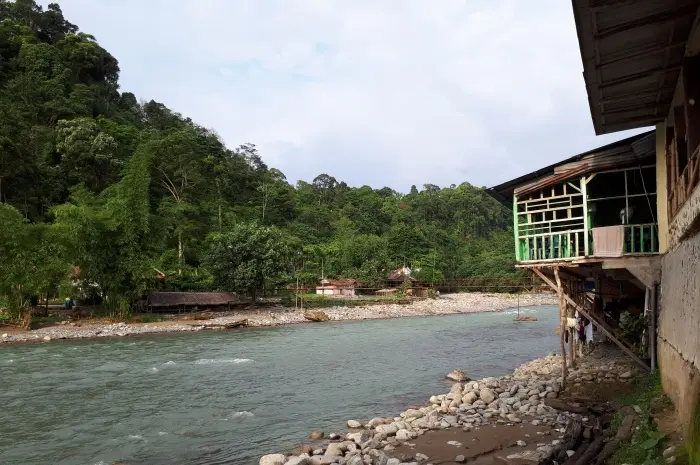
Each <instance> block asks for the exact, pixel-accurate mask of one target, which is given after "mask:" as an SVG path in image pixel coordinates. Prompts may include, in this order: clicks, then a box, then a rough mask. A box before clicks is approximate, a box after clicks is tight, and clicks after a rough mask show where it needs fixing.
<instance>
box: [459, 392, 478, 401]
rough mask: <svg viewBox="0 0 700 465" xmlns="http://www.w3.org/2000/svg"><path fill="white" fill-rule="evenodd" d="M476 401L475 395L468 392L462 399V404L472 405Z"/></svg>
mask: <svg viewBox="0 0 700 465" xmlns="http://www.w3.org/2000/svg"><path fill="white" fill-rule="evenodd" d="M476 399H477V395H476V394H475V393H474V392H471V391H470V392H468V393H466V394H464V396H463V397H462V402H464V403H465V404H473V403H474V402H475V401H476Z"/></svg>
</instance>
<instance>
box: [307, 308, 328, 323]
mask: <svg viewBox="0 0 700 465" xmlns="http://www.w3.org/2000/svg"><path fill="white" fill-rule="evenodd" d="M304 318H306V319H307V320H309V321H316V322H321V321H328V320H330V318H329V317H328V314H327V313H326V312H323V311H321V310H307V311H305V312H304Z"/></svg>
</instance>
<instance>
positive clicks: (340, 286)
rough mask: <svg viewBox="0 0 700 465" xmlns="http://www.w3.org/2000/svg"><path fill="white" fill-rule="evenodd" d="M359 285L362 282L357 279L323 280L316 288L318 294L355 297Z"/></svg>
mask: <svg viewBox="0 0 700 465" xmlns="http://www.w3.org/2000/svg"><path fill="white" fill-rule="evenodd" d="M359 285H360V282H359V281H357V280H355V279H322V280H321V284H320V285H319V286H316V294H319V295H344V296H355V295H357V294H356V293H355V289H356V288H357V287H358V286H359Z"/></svg>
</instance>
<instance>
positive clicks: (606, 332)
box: [532, 267, 650, 371]
mask: <svg viewBox="0 0 700 465" xmlns="http://www.w3.org/2000/svg"><path fill="white" fill-rule="evenodd" d="M532 270H533V271H534V272H535V273H536V274H537V276H539V277H540V278H541V279H542V281H544V282H545V283H547V284H548V285H549V287H551V288H552V289H554V290H555V291H557V290H558V288H557V285H556V284H554V283H553V282H552V280H551V279H549V278H548V277H547V276H546V275H545V274H544V273H542V271H541V270H540V269H539V268H533V269H532ZM555 270H557V271H556V272H557V273H558V269H557V268H556V267H555ZM564 299H565V300H566V301H568V302H569V303H570V304H571V305H572V306H573V307H574V308H575V309H576V310H578V311H579V313H581V314H582V315H583V316H585V317H586V318H587V319H588V320H589V321H590V322H591V323H593V324H594V325H596V326H597V327H598V329H600V330H601V331H602V332H603V334H605V335H606V336H607V337H608V338H610V340H612V341H613V342H614V343H615V344H616V345H617V346H618V347H619V348H620V349H622V351H623V352H624V353H626V354H627V355H629V356H630V358H631V359H632V360H634V361H635V362H637V363H638V364H639V365H640V366H642V367H644V369H645V370H647V371H649V370H650V368H649V366H648V365H647V364H646V363H644V361H643V360H642V359H641V358H639V357H638V356H637V354H635V353H634V352H632V351H631V350H630V349H628V348H627V346H625V345H624V344H623V343H622V342H620V341H619V340H618V339H617V338H616V337H615V336H613V334H612V333H611V332H610V331H609V330H608V329H607V328H605V326H603V325H602V324H601V323H599V322H598V320H596V319H594V318H592V317H591V316H590V315H589V314H588V312H586V311H585V310H584V309H583V308H582V307H581V306H580V305H579V304H577V303H576V302H574V301H573V300H572V299H571V298H570V297H569V296H567V295H566V294H564Z"/></svg>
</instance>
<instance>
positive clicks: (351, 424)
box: [348, 420, 362, 428]
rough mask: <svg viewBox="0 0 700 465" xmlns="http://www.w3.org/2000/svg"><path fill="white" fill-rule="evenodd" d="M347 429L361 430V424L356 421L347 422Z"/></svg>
mask: <svg viewBox="0 0 700 465" xmlns="http://www.w3.org/2000/svg"><path fill="white" fill-rule="evenodd" d="M348 428H362V423H360V422H359V421H357V420H348Z"/></svg>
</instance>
